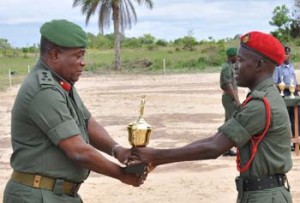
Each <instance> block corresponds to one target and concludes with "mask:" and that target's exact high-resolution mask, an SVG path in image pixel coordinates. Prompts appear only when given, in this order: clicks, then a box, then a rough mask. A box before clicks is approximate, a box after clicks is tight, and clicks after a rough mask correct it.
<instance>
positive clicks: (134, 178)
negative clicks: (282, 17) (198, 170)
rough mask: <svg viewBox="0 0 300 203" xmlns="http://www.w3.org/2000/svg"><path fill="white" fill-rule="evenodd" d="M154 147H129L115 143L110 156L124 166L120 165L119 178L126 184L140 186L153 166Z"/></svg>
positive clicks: (154, 163)
mask: <svg viewBox="0 0 300 203" xmlns="http://www.w3.org/2000/svg"><path fill="white" fill-rule="evenodd" d="M155 151H156V150H155V149H153V148H149V147H132V148H131V149H128V148H124V147H121V146H120V145H115V146H114V147H113V150H112V156H113V157H115V158H116V159H118V161H120V162H121V163H123V164H124V165H125V167H121V171H122V173H121V174H122V175H121V176H120V177H119V179H120V180H121V181H122V182H123V183H126V184H129V185H133V186H136V187H138V186H140V185H141V184H143V183H144V181H145V180H146V178H147V176H148V173H150V172H151V171H152V170H153V169H154V168H155V167H156V162H155V160H154V159H155Z"/></svg>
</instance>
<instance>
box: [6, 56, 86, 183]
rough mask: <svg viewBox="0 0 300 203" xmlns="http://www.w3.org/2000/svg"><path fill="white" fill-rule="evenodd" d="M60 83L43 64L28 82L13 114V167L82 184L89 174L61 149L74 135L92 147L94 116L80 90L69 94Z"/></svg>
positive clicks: (21, 92) (74, 90)
mask: <svg viewBox="0 0 300 203" xmlns="http://www.w3.org/2000/svg"><path fill="white" fill-rule="evenodd" d="M59 82H60V79H59V77H57V76H56V75H55V74H54V73H52V72H51V71H50V70H49V68H48V67H47V66H46V65H45V64H44V63H43V62H42V61H41V60H40V61H38V63H37V65H36V67H35V68H34V69H33V70H32V71H31V72H30V74H29V75H28V77H27V78H26V79H25V80H24V82H23V84H22V86H21V88H20V90H19V92H18V95H17V97H16V101H15V103H14V106H13V110H12V125H11V134H12V146H13V154H12V157H11V166H12V167H13V169H15V170H17V171H22V172H28V173H38V174H43V175H47V176H50V177H53V178H63V179H66V180H70V181H73V182H81V181H83V180H84V179H86V178H87V176H88V173H89V171H88V170H87V169H84V168H81V167H78V166H77V165H75V164H74V163H73V162H72V161H71V160H70V159H69V158H68V157H67V156H66V155H65V153H64V152H63V151H62V150H61V149H60V148H58V146H57V145H58V143H59V142H60V141H61V140H63V139H66V138H69V137H71V136H74V135H80V136H82V138H83V139H84V140H85V141H86V142H87V143H88V142H89V138H88V132H87V121H88V119H89V118H90V116H91V114H90V113H89V111H88V110H87V109H86V107H85V106H84V104H83V103H82V101H81V99H80V97H79V95H78V93H77V92H76V89H75V88H74V87H72V89H71V90H70V92H68V91H66V90H64V89H63V88H62V87H61V86H60V84H59Z"/></svg>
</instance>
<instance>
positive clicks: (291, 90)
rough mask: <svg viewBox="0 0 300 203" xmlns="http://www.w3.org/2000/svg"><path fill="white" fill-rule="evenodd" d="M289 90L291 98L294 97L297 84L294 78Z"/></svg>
mask: <svg viewBox="0 0 300 203" xmlns="http://www.w3.org/2000/svg"><path fill="white" fill-rule="evenodd" d="M289 90H290V93H291V95H290V98H291V99H294V98H295V95H294V93H295V85H294V80H293V79H291V84H290V86H289Z"/></svg>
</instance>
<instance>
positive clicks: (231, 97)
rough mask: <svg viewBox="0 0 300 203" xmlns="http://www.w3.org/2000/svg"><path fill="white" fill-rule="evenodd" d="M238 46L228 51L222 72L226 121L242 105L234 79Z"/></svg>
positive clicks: (226, 153) (221, 80)
mask: <svg viewBox="0 0 300 203" xmlns="http://www.w3.org/2000/svg"><path fill="white" fill-rule="evenodd" d="M236 54H237V49H236V48H229V49H227V51H226V55H227V62H226V63H224V64H223V66H222V70H221V74H220V88H221V89H222V90H223V94H222V105H223V107H224V110H225V122H226V121H227V120H228V119H229V118H231V116H232V114H233V112H234V111H235V110H237V108H238V106H239V105H240V100H239V96H238V87H237V85H236V81H235V79H234V70H233V68H234V65H235V63H236V59H237V57H236ZM235 155H236V153H235V152H234V151H233V150H231V149H230V150H229V151H227V152H225V153H224V154H223V156H235Z"/></svg>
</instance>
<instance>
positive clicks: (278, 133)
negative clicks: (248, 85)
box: [219, 78, 292, 193]
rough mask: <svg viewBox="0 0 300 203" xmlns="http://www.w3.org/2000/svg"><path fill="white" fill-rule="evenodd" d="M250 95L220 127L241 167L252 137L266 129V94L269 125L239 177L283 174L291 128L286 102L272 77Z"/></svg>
mask: <svg viewBox="0 0 300 203" xmlns="http://www.w3.org/2000/svg"><path fill="white" fill-rule="evenodd" d="M251 96H253V98H254V99H252V100H251V101H250V102H249V103H248V104H247V105H246V106H245V107H241V108H240V109H239V110H238V111H237V112H236V113H234V115H233V117H232V118H231V119H229V120H228V121H227V122H225V124H224V125H222V126H221V127H220V128H219V131H220V132H223V133H224V134H225V135H226V136H227V137H228V138H229V139H230V140H231V141H233V142H234V143H235V145H236V146H237V147H238V148H239V150H240V158H241V167H243V166H244V165H245V164H246V163H247V161H248V160H249V158H250V156H251V147H252V145H251V141H250V139H251V137H252V136H254V135H258V134H261V133H262V132H263V130H264V128H265V123H266V120H265V118H266V110H265V106H264V103H263V101H262V100H261V99H262V98H263V97H264V96H265V97H267V99H268V101H269V103H270V106H271V125H270V128H269V130H268V132H267V134H266V135H265V137H264V138H263V140H262V142H261V143H260V144H259V146H258V150H257V153H256V156H255V158H254V160H253V162H252V164H251V165H250V168H249V169H248V170H247V171H246V172H245V173H241V174H240V176H241V177H242V178H244V177H248V178H253V177H264V176H267V175H275V174H285V173H287V172H288V171H289V170H290V169H291V168H292V159H291V152H290V141H291V140H290V137H291V129H290V121H289V116H288V113H287V110H286V107H285V103H284V101H283V99H282V98H281V96H280V95H279V93H278V90H277V88H276V87H275V86H274V82H273V80H272V78H270V79H267V80H265V81H263V82H261V83H260V84H259V85H257V86H256V87H255V89H254V90H253V91H252V93H251ZM259 192H262V191H259ZM253 193H255V192H253Z"/></svg>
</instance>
